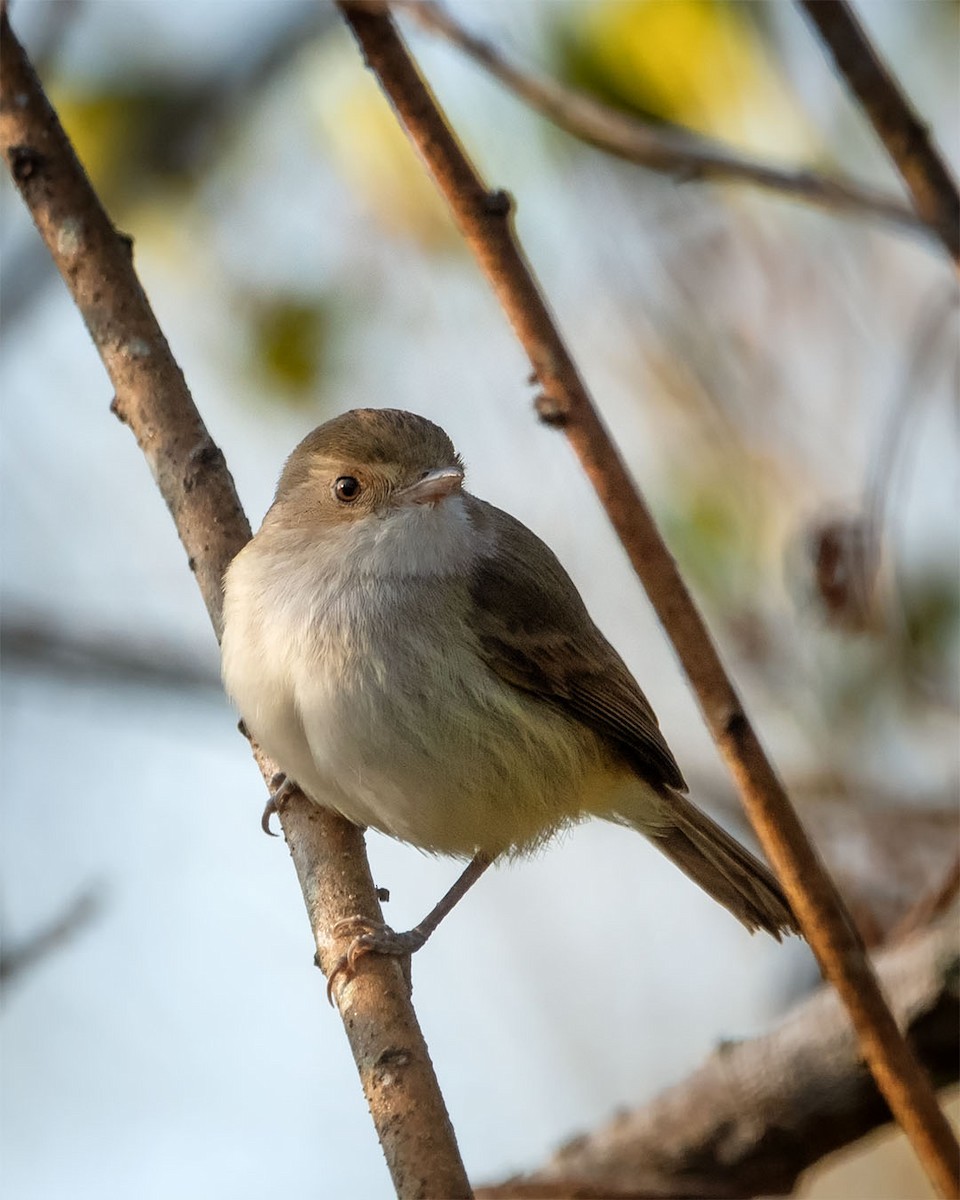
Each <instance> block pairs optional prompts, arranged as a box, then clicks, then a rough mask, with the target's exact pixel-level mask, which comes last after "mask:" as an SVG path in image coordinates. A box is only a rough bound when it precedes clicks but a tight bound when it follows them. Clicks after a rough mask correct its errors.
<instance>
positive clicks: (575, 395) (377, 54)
mask: <svg viewBox="0 0 960 1200" xmlns="http://www.w3.org/2000/svg"><path fill="white" fill-rule="evenodd" d="M338 6H339V7H340V9H341V11H342V12H343V14H344V16H345V18H346V20H347V22H348V24H349V25H350V27H351V29H352V30H353V33H354V35H355V37H356V39H357V42H358V43H359V46H360V48H361V50H362V52H363V55H364V57H365V59H366V62H367V65H368V66H369V67H370V68H371V70H372V71H373V72H374V73H375V75H376V76H377V78H378V79H379V81H380V84H381V86H382V87H383V90H384V91H385V93H386V94H387V96H388V97H389V99H390V102H391V103H392V105H393V107H394V109H395V110H396V112H397V115H398V117H399V119H400V121H401V122H402V124H403V126H404V127H405V129H406V131H407V133H408V135H409V137H410V139H411V141H412V142H413V144H414V146H415V147H416V148H417V150H418V151H419V153H420V155H421V157H422V158H423V160H424V162H425V163H426V165H427V167H428V169H429V170H430V172H431V174H432V175H433V178H434V180H435V182H436V183H437V186H438V187H439V189H440V191H441V192H442V193H443V195H444V197H445V198H446V200H447V202H448V204H449V205H450V208H451V210H452V212H453V215H454V218H455V219H456V221H457V224H458V225H459V227H460V230H461V232H462V233H463V235H464V238H465V239H466V241H467V244H468V245H469V247H470V249H471V250H472V252H473V253H474V255H475V256H476V258H477V261H478V262H479V264H480V266H481V268H482V269H483V271H484V273H485V274H486V275H487V278H488V280H489V282H490V284H491V286H492V287H493V289H494V291H495V293H496V295H497V298H498V299H499V301H500V303H501V305H502V307H503V309H504V312H505V313H506V315H507V317H508V319H509V321H510V323H511V325H512V326H513V329H514V332H515V333H516V335H517V337H518V339H519V340H520V342H521V344H522V345H523V347H524V349H525V350H526V352H527V354H528V356H529V358H530V362H531V364H532V366H533V369H534V372H535V374H536V377H537V379H538V380H539V383H540V386H541V389H542V394H541V396H540V398H539V401H538V410H539V412H540V415H541V417H543V418H544V419H545V420H547V421H549V422H550V423H552V424H555V425H558V426H559V427H561V428H562V429H563V430H564V432H565V433H566V435H567V437H568V439H569V441H570V443H571V445H572V447H573V449H574V450H575V452H576V453H577V455H578V456H579V458H580V461H581V463H582V465H583V468H584V470H585V471H586V473H587V475H588V477H589V478H590V481H591V483H592V484H593V486H594V488H595V490H596V492H597V495H598V497H599V498H600V501H601V503H602V504H603V505H604V507H605V509H606V510H607V514H608V516H609V517H610V520H611V522H612V523H613V526H614V528H615V529H616V531H617V533H618V534H619V536H620V539H621V541H622V543H623V546H624V548H625V550H626V551H627V554H628V555H629V557H630V560H631V562H632V563H633V566H634V568H635V570H636V572H637V574H638V575H639V576H640V579H641V580H642V582H643V585H644V587H645V588H646V590H647V594H648V595H649V597H650V600H651V602H652V603H653V606H654V608H655V609H656V611H657V614H658V616H659V617H660V620H661V621H662V623H663V625H664V628H665V629H666V631H667V634H668V636H669V637H670V639H671V641H672V642H673V645H674V648H675V649H676V651H677V654H678V656H679V658H680V661H681V663H682V665H683V668H684V670H685V671H686V673H687V676H688V678H689V679H690V682H691V684H692V685H693V689H694V691H695V693H696V695H697V698H698V700H699V702H700V706H701V708H702V710H703V712H704V715H705V717H706V720H707V724H708V726H709V728H710V731H711V733H712V734H713V737H714V739H715V740H716V742H717V745H718V747H719V749H720V751H721V754H722V755H723V757H724V759H725V761H726V763H727V766H728V768H729V769H730V771H731V773H732V775H733V777H734V779H735V781H736V783H737V786H738V789H739V791H740V795H741V798H742V799H743V803H744V806H745V808H746V810H747V814H748V816H749V817H750V821H751V823H752V825H753V827H754V829H755V830H756V833H757V836H758V838H759V839H760V843H761V845H762V846H763V849H764V851H765V852H766V854H767V857H768V858H769V859H770V861H771V862H772V863H773V866H774V868H775V869H776V871H777V874H778V875H779V877H780V879H781V881H782V883H783V886H784V888H785V890H786V892H787V895H788V896H789V898H790V902H791V904H792V905H793V908H794V910H795V912H796V914H797V917H798V918H799V921H800V924H801V926H802V928H803V931H804V934H805V935H806V937H807V939H808V941H809V942H810V945H811V947H812V949H813V951H814V953H815V954H816V956H817V959H818V961H819V963H820V966H821V969H822V970H823V972H824V974H825V976H826V977H827V979H829V980H830V982H831V983H833V984H834V986H835V987H836V988H837V990H838V991H839V993H840V996H841V997H842V999H843V1002H844V1004H845V1005H846V1007H847V1009H848V1011H849V1012H850V1015H851V1017H852V1019H853V1022H854V1025H855V1027H856V1029H857V1034H858V1036H859V1039H860V1045H861V1049H862V1051H863V1054H864V1057H865V1059H866V1061H867V1062H868V1064H869V1065H870V1069H871V1071H872V1072H873V1074H874V1076H875V1078H876V1079H877V1083H878V1086H879V1087H880V1090H881V1092H882V1093H883V1095H884V1096H885V1097H886V1099H887V1101H888V1103H889V1104H890V1107H891V1109H892V1110H893V1112H894V1113H895V1115H896V1118H897V1120H898V1121H899V1122H900V1124H901V1125H902V1126H903V1128H904V1130H905V1131H906V1133H907V1135H908V1136H909V1138H910V1140H911V1142H912V1143H913V1145H914V1147H915V1149H916V1151H917V1154H918V1155H919V1157H920V1158H921V1161H922V1162H923V1163H924V1165H925V1166H926V1168H927V1170H928V1171H929V1172H930V1173H931V1175H932V1176H934V1177H935V1178H936V1179H937V1181H938V1185H939V1186H940V1187H941V1189H942V1190H943V1191H944V1192H945V1193H946V1194H948V1195H950V1194H953V1193H954V1192H956V1191H957V1189H958V1188H960V1179H958V1175H957V1171H958V1160H960V1147H958V1145H957V1140H956V1138H955V1136H954V1134H953V1131H952V1130H951V1128H950V1126H949V1124H948V1123H947V1121H946V1119H945V1117H944V1116H943V1113H942V1112H941V1111H940V1109H939V1106H938V1104H937V1098H936V1094H935V1093H934V1091H933V1088H932V1086H931V1084H930V1080H929V1079H928V1078H927V1076H926V1074H925V1072H924V1071H923V1069H922V1068H921V1067H920V1065H919V1064H918V1063H917V1061H916V1058H915V1057H914V1055H913V1054H912V1053H911V1051H910V1048H909V1047H908V1046H907V1044H906V1042H905V1041H904V1039H903V1038H902V1037H901V1035H900V1033H899V1031H898V1029H897V1026H896V1022H895V1021H894V1018H893V1016H892V1014H891V1013H890V1010H889V1008H888V1007H887V1005H886V1003H885V1001H884V999H883V995H882V993H881V991H880V989H879V987H878V985H877V981H876V977H875V976H874V974H873V970H872V968H871V966H870V963H869V961H868V959H867V957H866V954H865V951H864V948H863V943H862V942H861V940H860V938H859V936H858V935H857V933H856V930H855V928H854V925H853V922H852V920H851V918H850V915H849V913H848V912H847V910H846V907H845V906H844V904H843V901H842V899H841V898H840V895H839V893H838V891H837V889H836V887H835V886H834V884H833V882H832V880H831V879H830V877H829V875H828V874H827V872H826V870H825V869H824V867H823V865H822V863H821V861H820V859H819V857H818V856H817V854H816V852H815V850H814V849H813V847H812V846H811V844H810V841H809V839H808V837H807V835H806V833H805V832H804V829H803V826H802V825H801V823H800V821H799V819H798V817H797V815H796V812H795V811H794V808H793V806H792V805H791V803H790V801H789V799H788V797H787V794H786V791H785V790H784V787H783V785H782V783H781V782H780V779H779V778H778V776H777V774H776V772H775V771H774V769H773V766H772V765H771V763H770V760H769V759H768V758H767V756H766V754H765V752H764V750H763V748H762V746H761V744H760V741H759V739H758V737H757V735H756V733H755V731H754V729H753V727H752V725H751V724H750V722H749V721H748V719H747V716H746V714H745V712H744V710H743V706H742V704H741V702H740V699H739V697H738V696H737V693H736V691H735V690H734V687H733V685H732V683H731V681H730V679H729V677H728V675H727V673H726V671H725V670H724V667H723V664H722V663H721V661H720V657H719V654H718V653H717V650H716V647H715V646H714V644H713V641H712V639H711V638H710V634H709V632H708V631H707V628H706V625H705V624H704V621H703V618H702V617H701V615H700V613H699V611H698V609H697V607H696V605H695V604H694V602H693V599H692V598H691V596H690V593H689V592H688V591H687V588H686V585H685V584H684V582H683V580H682V578H681V577H680V573H679V571H678V570H677V566H676V563H675V562H674V561H673V558H672V556H671V554H670V551H669V550H668V549H667V547H666V545H665V544H664V542H663V539H662V538H661V536H660V533H659V531H658V530H657V527H656V525H655V523H654V520H653V517H652V515H651V513H650V510H649V508H648V507H647V504H646V502H645V501H644V499H643V498H642V496H641V495H640V493H639V491H638V490H637V487H636V485H635V484H634V482H633V479H632V478H631V476H630V473H629V471H628V470H627V467H626V464H625V463H624V461H623V459H622V458H621V456H620V454H619V452H618V451H617V449H616V447H615V446H614V444H613V442H612V440H611V438H610V435H609V434H608V432H607V430H606V428H605V426H604V425H603V422H602V421H601V419H600V416H599V415H598V413H597V410H596V408H595V407H594V404H593V401H592V399H591V397H590V394H589V392H588V391H587V388H586V386H585V385H584V382H583V380H582V379H581V378H580V375H579V373H578V371H577V368H576V365H575V364H574V362H573V360H572V358H571V357H570V354H569V351H568V350H567V347H566V345H565V344H564V342H563V339H562V338H561V336H560V334H559V332H558V330H557V327H556V324H555V322H554V320H553V317H552V315H551V313H550V311H549V309H548V307H547V305H546V302H545V301H544V298H543V295H542V293H541V291H540V288H539V285H538V283H537V281H536V280H535V278H534V275H533V273H532V271H531V270H530V267H529V266H528V264H527V262H526V260H525V259H524V257H523V253H522V251H521V250H520V248H519V245H518V243H517V241H516V239H515V237H514V234H513V230H512V228H511V223H510V211H511V201H510V198H509V196H507V194H506V193H504V192H490V191H488V189H487V187H486V185H485V184H484V182H483V180H482V179H481V178H480V176H479V175H478V174H477V172H476V170H475V169H474V167H473V165H472V164H471V162H470V161H469V159H468V158H467V156H466V154H465V153H464V151H463V150H462V149H461V147H460V144H459V142H458V141H457V139H456V137H455V135H454V134H453V132H452V131H451V129H450V127H449V125H448V124H447V122H446V120H445V118H444V116H443V114H442V113H441V111H440V109H439V107H438V105H437V103H436V101H435V100H434V98H433V96H432V95H431V94H430V92H429V90H428V89H427V87H426V85H425V84H424V82H423V80H422V79H421V77H420V74H419V72H418V70H417V68H416V65H415V64H414V62H413V60H412V58H411V57H410V55H409V52H408V51H407V49H406V47H405V45H404V44H403V41H402V39H401V38H400V35H399V34H398V33H397V30H396V28H395V26H394V24H393V21H392V19H391V17H390V15H389V13H388V11H387V10H386V7H385V6H384V5H383V4H381V3H378V2H377V0H372V2H371V0H362V2H361V0H357V2H351V0H338Z"/></svg>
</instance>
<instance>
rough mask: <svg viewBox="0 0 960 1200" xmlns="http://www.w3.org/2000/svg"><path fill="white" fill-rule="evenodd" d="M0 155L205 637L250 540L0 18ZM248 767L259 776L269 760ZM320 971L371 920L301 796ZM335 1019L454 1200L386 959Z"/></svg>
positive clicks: (362, 887) (449, 1151)
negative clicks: (224, 584)
mask: <svg viewBox="0 0 960 1200" xmlns="http://www.w3.org/2000/svg"><path fill="white" fill-rule="evenodd" d="M0 152H2V154H3V158H4V160H5V161H6V163H7V164H8V166H9V168H10V171H11V174H12V175H13V178H14V182H15V183H16V185H17V187H18V188H19V190H20V192H21V194H22V196H23V199H24V201H25V202H26V204H27V207H28V208H29V210H30V213H31V215H32V217H33V219H34V222H35V223H36V225H37V228H38V229H39V231H40V234H41V236H42V238H43V240H44V242H45V243H46V245H47V248H48V250H49V251H50V253H51V255H52V256H53V259H54V262H55V263H56V265H57V268H58V269H59V271H60V273H61V274H62V275H63V278H64V280H65V281H66V283H67V286H68V287H69V289H70V292H71V294H72V295H73V298H74V300H75V301H76V304H77V307H78V308H79V309H80V312H81V314H82V316H83V319H84V321H85V322H86V325H87V328H88V329H89V331H90V334H91V336H92V338H93V340H94V343H95V344H96V346H97V349H98V351H99V353H100V356H101V358H102V359H103V363H104V366H105V367H106V369H107V372H108V374H109V376H110V379H111V381H112V383H113V386H114V388H115V389H116V397H115V399H114V402H113V410H114V412H115V413H116V414H117V416H119V417H120V419H121V420H122V421H124V422H125V423H126V424H127V425H129V426H130V428H131V430H132V431H133V433H134V435H135V436H136V438H137V441H138V443H139V445H140V447H141V449H142V450H143V452H144V454H145V456H146V458H147V462H148V463H149V465H150V469H151V471H152V472H153V475H154V478H155V480H156V482H157V486H158V487H159V489H160V492H161V494H162V495H163V498H164V500H165V501H166V502H167V505H168V507H169V509H170V512H171V514H172V515H173V518H174V521H175V523H176V526H177V531H178V533H179V534H180V538H181V540H182V542H183V544H184V547H185V549H186V551H187V555H188V557H189V563H190V568H191V570H193V572H194V573H195V575H196V577H197V583H198V584H199V586H200V590H201V593H202V595H203V599H204V601H205V603H206V606H207V610H208V612H209V613H210V619H211V621H212V622H213V626H214V629H215V631H216V632H217V634H218V635H219V632H220V628H221V605H222V594H221V579H222V577H223V572H224V570H225V569H226V567H227V565H228V563H229V562H230V560H231V559H232V558H233V556H234V555H235V554H236V553H237V552H238V551H239V550H240V549H241V547H242V546H243V544H244V542H245V541H246V540H247V539H248V538H249V536H250V527H249V525H248V524H247V521H246V518H245V516H244V515H243V511H242V509H241V508H240V504H239V501H238V499H237V495H236V491H235V489H234V486H233V480H232V479H231V477H230V474H229V472H228V471H227V468H226V464H225V462H224V459H223V455H222V454H221V452H220V450H219V449H218V448H217V446H216V445H214V443H213V441H212V440H211V438H210V435H209V434H208V432H207V430H206V428H205V427H204V424H203V422H202V420H201V418H200V415H199V413H198V412H197V410H196V408H195V407H194V404H193V400H192V398H191V396H190V394H189V392H188V390H187V386H186V383H185V381H184V379H183V375H182V373H181V371H180V368H179V367H178V366H177V363H176V362H175V360H174V358H173V355H172V354H171V352H170V348H169V346H168V345H167V342H166V340H165V339H164V336H163V334H162V332H161V331H160V328H159V326H158V325H157V322H156V319H155V317H154V315H153V313H152V311H151V309H150V306H149V304H148V302H147V298H146V296H145V294H144V292H143V289H142V288H141V286H140V283H139V280H138V279H137V276H136V274H135V272H134V270H133V264H132V255H131V245H130V241H129V239H128V238H126V237H124V236H123V235H121V234H119V233H118V232H117V231H116V230H115V229H114V228H113V226H112V225H111V223H110V221H109V218H108V217H107V215H106V213H105V212H104V210H103V208H102V207H101V205H100V202H99V200H98V199H97V197H96V195H95V193H94V192H93V189H92V188H91V186H90V182H89V180H88V179H87V177H86V175H85V174H84V171H83V168H82V167H81V166H80V164H79V162H78V161H77V159H76V156H75V155H74V152H73V148H72V147H71V145H70V143H69V141H68V139H67V137H66V135H65V133H64V131H63V129H62V128H61V126H60V123H59V121H58V119H57V116H56V114H55V113H54V111H53V109H52V108H51V107H50V105H49V103H48V101H47V99H46V96H45V95H44V93H43V90H42V88H41V86H40V83H39V81H38V80H37V78H36V75H35V74H34V72H33V69H32V68H31V66H30V63H29V61H28V60H27V57H26V55H25V54H24V52H23V49H22V47H21V46H20V44H19V42H18V41H17V39H16V38H15V37H14V35H13V32H12V31H11V29H10V26H9V23H8V20H7V14H6V9H5V8H3V10H2V16H0ZM260 762H261V769H262V770H263V771H264V775H265V777H266V778H268V779H269V778H271V777H272V776H273V774H274V771H275V768H274V766H273V764H271V763H267V762H264V761H263V760H260ZM281 820H282V824H283V830H284V834H285V836H286V838H287V842H288V845H289V846H290V851H291V854H292V856H293V860H294V863H295V865H296V868H297V873H298V876H299V878H300V883H301V886H302V888H303V893H304V899H305V901H306V905H307V911H308V914H309V917H310V923H311V927H312V929H313V933H314V937H315V940H316V945H317V956H318V962H319V964H320V965H321V967H322V968H323V969H324V970H325V971H329V970H330V969H331V967H332V966H333V965H334V964H335V963H336V961H337V959H338V957H339V954H340V953H342V951H343V950H344V949H345V945H344V944H343V942H342V941H341V942H340V943H339V944H338V943H336V942H335V941H334V939H333V937H332V934H331V930H332V928H333V926H334V924H335V923H336V921H338V920H340V919H343V918H346V917H350V916H352V915H354V914H355V913H357V912H360V913H362V914H363V915H365V916H370V917H371V918H377V919H379V918H380V917H381V913H380V907H379V904H378V903H377V899H376V893H375V891H374V887H373V882H372V880H371V878H370V872H369V868H368V866H367V862H366V857H365V855H364V851H363V838H362V835H361V834H360V832H359V830H357V829H356V828H355V827H353V826H351V825H348V824H347V823H346V822H344V821H342V820H340V819H339V818H338V817H336V816H334V815H333V814H332V813H330V812H326V811H323V810H320V809H318V808H316V807H315V806H313V805H311V804H309V803H308V802H307V801H306V800H305V798H304V797H303V796H301V795H296V796H294V797H293V799H292V800H290V801H289V802H288V803H286V804H285V805H284V807H283V812H282V814H281ZM340 1003H341V1013H342V1016H343V1019H344V1024H345V1026H346V1031H347V1036H348V1038H349V1040H350V1045H351V1048H352V1050H353V1053H354V1057H355V1059H356V1062H357V1067H358V1070H359V1072H360V1077H361V1080H362V1083H363V1087H364V1091H365V1093H366V1097H367V1102H368V1104H369V1106H370V1111H371V1114H372V1116H373V1119H374V1123H375V1125H376V1128H377V1132H378V1134H379V1137H380V1141H381V1144H382V1146H383V1149H384V1153H385V1155H386V1158H387V1164H388V1166H389V1168H390V1171H391V1174H392V1176H393V1180H394V1185H395V1187H396V1190H397V1193H398V1195H399V1196H401V1197H409V1198H413V1197H437V1196H450V1197H461V1196H469V1194H470V1189H469V1184H468V1182H467V1179H466V1175H465V1173H464V1170H463V1166H462V1164H461V1162H460V1157H459V1152H458V1150H457V1145H456V1140H455V1138H454V1134H453V1129H452V1127H451V1125H450V1121H449V1118H448V1116H447V1112H446V1108H445V1106H444V1103H443V1098H442V1096H441V1094H440V1090H439V1087H438V1085H437V1081H436V1078H435V1076H434V1073H433V1068H432V1066H431V1063H430V1058H429V1055H428V1053H427V1047H426V1045H425V1043H424V1041H423V1036H422V1034H421V1032H420V1029H419V1026H418V1025H417V1020H416V1016H415V1014H414V1012H413V1008H412V1006H411V1004H410V1000H409V994H408V989H407V986H406V984H405V982H404V979H403V975H402V971H401V969H400V966H399V964H398V963H397V962H396V960H390V959H387V958H383V957H378V956H376V955H371V956H369V957H367V958H365V959H364V960H363V961H362V962H361V963H360V965H359V968H358V974H357V976H356V978H355V980H354V981H353V982H352V983H351V984H350V985H349V986H348V987H345V988H343V989H341V993H340Z"/></svg>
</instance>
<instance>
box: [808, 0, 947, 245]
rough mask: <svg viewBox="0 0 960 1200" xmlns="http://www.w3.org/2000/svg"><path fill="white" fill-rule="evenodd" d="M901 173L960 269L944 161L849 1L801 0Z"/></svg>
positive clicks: (921, 213)
mask: <svg viewBox="0 0 960 1200" xmlns="http://www.w3.org/2000/svg"><path fill="white" fill-rule="evenodd" d="M799 3H800V5H801V7H802V8H803V9H804V11H805V12H806V14H807V16H808V17H809V18H810V20H811V21H812V22H813V24H814V25H815V26H816V28H817V31H818V33H819V34H820V37H821V39H822V41H823V43H824V45H825V46H826V47H827V49H828V50H829V51H830V54H831V56H832V57H833V61H834V62H835V63H836V66H837V69H838V70H839V72H840V74H841V75H842V76H843V77H844V79H845V80H846V81H847V86H848V87H849V88H850V90H851V91H852V92H853V94H854V95H855V96H856V97H857V99H858V100H859V101H860V106H861V108H862V109H863V111H864V113H865V114H866V116H867V117H868V119H869V121H870V123H871V124H872V125H873V128H874V130H875V131H876V134H877V136H878V137H879V138H880V140H881V141H882V142H883V144H884V145H885V146H886V148H887V152H888V153H889V155H890V157H891V158H892V159H893V162H894V164H895V166H896V168H897V170H898V171H899V172H900V175H901V177H902V179H903V181H904V183H905V184H906V185H907V188H908V190H909V192H910V195H911V196H912V198H913V206H914V208H915V209H916V211H917V213H918V215H919V216H920V217H922V218H923V220H924V221H925V222H926V223H927V224H928V225H930V226H932V228H933V229H935V230H936V232H937V236H938V237H939V238H940V240H941V241H942V242H943V244H944V246H945V247H946V250H947V253H948V254H949V255H950V257H951V258H952V259H953V261H954V263H955V264H956V265H957V266H960V194H958V193H957V185H956V183H955V182H954V180H953V177H952V176H951V174H950V171H949V170H948V168H947V165H946V163H945V162H944V159H943V156H942V155H941V154H940V151H939V149H938V148H937V146H936V144H935V143H934V141H933V138H932V137H931V136H930V134H929V132H928V130H927V128H926V126H925V125H924V124H923V122H922V121H921V120H920V118H919V116H918V115H917V114H916V112H915V111H914V109H913V105H912V104H911V103H910V101H909V100H908V99H907V97H906V95H905V94H904V92H903V90H902V89H901V87H900V84H899V83H898V82H897V80H896V78H895V76H894V75H893V74H892V72H891V71H890V70H889V69H888V68H887V66H886V64H885V63H884V62H883V60H882V59H881V58H880V56H879V54H877V52H876V50H875V49H874V48H873V46H872V45H871V44H870V39H869V38H868V37H867V35H866V33H865V32H864V29H863V27H862V26H861V24H860V23H859V21H858V20H857V18H856V17H855V16H854V14H853V12H852V10H851V9H850V6H849V4H847V2H846V0H799Z"/></svg>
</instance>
